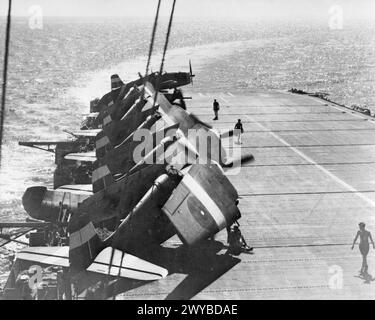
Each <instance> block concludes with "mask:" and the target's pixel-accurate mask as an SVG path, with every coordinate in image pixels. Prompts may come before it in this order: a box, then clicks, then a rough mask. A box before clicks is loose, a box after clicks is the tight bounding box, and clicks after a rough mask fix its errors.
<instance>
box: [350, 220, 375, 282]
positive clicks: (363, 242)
mask: <svg viewBox="0 0 375 320" xmlns="http://www.w3.org/2000/svg"><path fill="white" fill-rule="evenodd" d="M358 226H359V230H358V232H357V235H356V236H355V238H354V241H353V245H352V250H353V249H354V245H355V243H356V241H357V239H358V237H359V239H360V241H359V251H360V252H361V255H362V268H361V270H360V271H359V273H360V274H362V275H366V274H367V270H368V265H367V255H368V252H369V250H370V244H369V240H370V241H371V243H372V247H373V248H374V249H375V244H374V240H372V236H371V233H370V232H369V231H367V230H366V229H365V227H366V225H365V223H364V222H360V223H359V224H358Z"/></svg>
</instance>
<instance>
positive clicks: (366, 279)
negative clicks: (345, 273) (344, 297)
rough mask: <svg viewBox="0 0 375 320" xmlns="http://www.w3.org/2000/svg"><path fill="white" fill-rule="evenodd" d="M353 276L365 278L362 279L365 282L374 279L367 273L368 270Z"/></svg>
mask: <svg viewBox="0 0 375 320" xmlns="http://www.w3.org/2000/svg"><path fill="white" fill-rule="evenodd" d="M354 277H355V278H359V279H362V280H365V281H364V283H365V284H370V283H371V282H372V281H375V278H374V277H373V276H372V275H371V274H369V273H368V272H365V273H362V274H360V275H358V276H354Z"/></svg>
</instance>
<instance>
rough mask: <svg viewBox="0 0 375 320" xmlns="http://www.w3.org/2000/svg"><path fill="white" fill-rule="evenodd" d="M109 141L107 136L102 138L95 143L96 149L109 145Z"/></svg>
mask: <svg viewBox="0 0 375 320" xmlns="http://www.w3.org/2000/svg"><path fill="white" fill-rule="evenodd" d="M109 143H110V141H109V139H108V137H107V136H104V137H103V138H100V139H99V140H97V141H96V143H95V145H96V148H97V149H100V148H103V147H105V146H106V145H107V144H109Z"/></svg>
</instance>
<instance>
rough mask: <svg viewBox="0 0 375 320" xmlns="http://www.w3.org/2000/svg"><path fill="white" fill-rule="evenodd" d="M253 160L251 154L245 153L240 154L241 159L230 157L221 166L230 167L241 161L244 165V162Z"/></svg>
mask: <svg viewBox="0 0 375 320" xmlns="http://www.w3.org/2000/svg"><path fill="white" fill-rule="evenodd" d="M254 160H255V158H254V156H253V155H252V154H245V155H243V156H241V159H232V160H231V161H230V162H228V163H225V164H224V165H223V168H232V167H233V165H234V164H235V163H241V165H244V164H246V163H250V162H253V161H254Z"/></svg>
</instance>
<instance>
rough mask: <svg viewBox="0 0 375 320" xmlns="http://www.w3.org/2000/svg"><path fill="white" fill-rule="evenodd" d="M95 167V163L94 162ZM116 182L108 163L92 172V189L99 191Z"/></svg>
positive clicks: (95, 191)
mask: <svg viewBox="0 0 375 320" xmlns="http://www.w3.org/2000/svg"><path fill="white" fill-rule="evenodd" d="M94 167H95V163H94ZM113 183H115V179H114V178H113V176H112V173H111V171H110V170H109V168H108V166H107V165H103V166H100V167H98V168H96V169H95V170H94V171H93V172H92V191H93V193H97V192H99V191H100V190H103V189H105V188H107V187H108V186H110V185H111V184H113Z"/></svg>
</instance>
